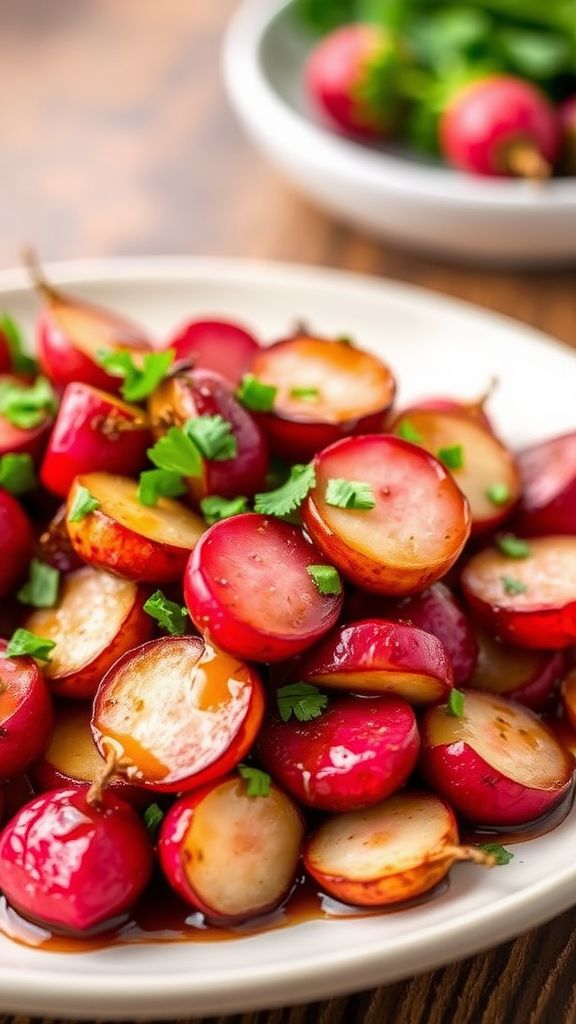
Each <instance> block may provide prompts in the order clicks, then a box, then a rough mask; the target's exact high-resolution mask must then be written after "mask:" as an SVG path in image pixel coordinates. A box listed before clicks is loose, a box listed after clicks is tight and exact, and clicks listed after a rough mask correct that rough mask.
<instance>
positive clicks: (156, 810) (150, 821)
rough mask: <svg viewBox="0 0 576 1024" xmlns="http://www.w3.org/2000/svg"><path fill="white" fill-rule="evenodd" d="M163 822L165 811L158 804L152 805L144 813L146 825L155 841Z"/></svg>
mask: <svg viewBox="0 0 576 1024" xmlns="http://www.w3.org/2000/svg"><path fill="white" fill-rule="evenodd" d="M163 821H164V811H163V810H162V809H161V808H160V807H159V806H158V804H150V805H149V806H148V807H147V808H146V810H145V811H144V824H145V826H146V828H147V830H148V832H149V833H150V835H151V836H152V838H153V839H154V838H155V836H156V834H157V832H158V829H159V828H160V825H161V824H162V822H163Z"/></svg>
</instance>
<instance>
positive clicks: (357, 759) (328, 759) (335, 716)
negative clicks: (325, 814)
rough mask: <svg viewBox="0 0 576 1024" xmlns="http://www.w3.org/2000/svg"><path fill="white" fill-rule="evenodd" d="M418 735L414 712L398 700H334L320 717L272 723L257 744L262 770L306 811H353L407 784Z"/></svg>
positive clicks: (418, 738) (268, 722)
mask: <svg viewBox="0 0 576 1024" xmlns="http://www.w3.org/2000/svg"><path fill="white" fill-rule="evenodd" d="M419 749H420V737H419V735H418V729H417V726H416V718H415V715H414V712H413V711H412V708H411V707H410V705H409V704H407V703H406V702H405V701H403V700H401V699H399V698H397V697H372V698H369V699H365V700H361V699H360V698H358V697H336V698H334V699H332V700H331V701H330V703H329V706H328V708H327V709H326V710H325V711H324V712H323V714H322V715H321V717H320V718H315V719H313V720H312V721H309V722H299V721H298V719H297V718H296V717H293V718H291V719H290V720H289V721H288V722H283V721H281V719H280V718H279V717H278V716H276V715H275V716H274V717H271V716H270V717H269V718H268V719H267V720H266V721H265V722H264V726H263V728H262V731H261V733H260V737H259V740H258V752H259V757H260V760H261V762H262V764H263V765H264V767H265V768H266V770H267V771H269V772H270V774H271V775H272V776H273V777H274V778H275V779H276V781H277V782H278V783H279V784H280V785H281V786H282V787H283V788H284V789H286V790H288V792H289V793H290V794H291V795H292V796H293V797H295V798H296V800H298V801H300V803H303V804H306V805H307V806H309V807H317V808H318V809H319V810H323V811H351V810H355V809H357V808H359V807H368V806H370V805H371V804H377V803H379V802H380V801H381V800H383V799H384V798H385V797H387V796H390V794H391V793H394V792H395V790H397V789H400V787H401V786H403V785H404V783H405V782H406V780H407V779H408V776H409V775H410V774H411V772H412V771H413V769H414V766H415V764H416V760H417V757H418V751H419Z"/></svg>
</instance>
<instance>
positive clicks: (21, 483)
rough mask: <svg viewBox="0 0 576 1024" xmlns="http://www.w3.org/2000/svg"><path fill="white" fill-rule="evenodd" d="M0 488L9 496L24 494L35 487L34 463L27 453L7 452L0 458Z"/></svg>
mask: <svg viewBox="0 0 576 1024" xmlns="http://www.w3.org/2000/svg"><path fill="white" fill-rule="evenodd" d="M0 487H3V488H4V490H5V491H10V494H26V492H27V491H33V490H34V488H35V487H36V476H35V473H34V462H33V460H32V456H31V455H28V453H27V452H21V453H18V452H9V453H8V454H7V455H3V456H2V457H1V458H0Z"/></svg>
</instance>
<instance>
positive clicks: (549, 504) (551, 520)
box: [516, 430, 576, 536]
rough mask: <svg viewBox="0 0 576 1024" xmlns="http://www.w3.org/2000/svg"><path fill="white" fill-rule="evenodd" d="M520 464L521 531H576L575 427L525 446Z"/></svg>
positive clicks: (568, 532) (520, 457) (541, 532)
mask: <svg viewBox="0 0 576 1024" xmlns="http://www.w3.org/2000/svg"><path fill="white" fill-rule="evenodd" d="M518 465H519V468H520V475H521V477H522V502H521V504H520V508H519V511H518V520H517V526H516V528H517V530H518V532H519V533H521V534H525V535H526V536H531V535H533V534H544V535H545V534H551V533H566V534H571V535H576V430H575V431H572V433H571V434H564V435H563V436H562V437H553V438H552V439H551V440H550V441H543V442H542V443H541V444H536V445H533V446H532V447H531V448H527V449H525V451H523V452H522V453H521V454H520V456H519V458H518Z"/></svg>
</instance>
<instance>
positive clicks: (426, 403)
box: [414, 378, 498, 432]
mask: <svg viewBox="0 0 576 1024" xmlns="http://www.w3.org/2000/svg"><path fill="white" fill-rule="evenodd" d="M497 384H498V381H497V379H496V378H493V379H492V380H491V382H490V384H489V385H488V387H487V388H486V390H485V391H484V393H483V394H482V395H480V396H479V397H478V398H475V399H474V400H473V401H464V400H463V399H461V398H444V397H440V398H422V399H420V401H418V402H415V403H414V408H416V409H429V410H433V411H436V412H447V413H454V415H456V416H466V417H467V418H468V419H471V420H474V422H475V423H479V424H480V426H481V427H484V428H485V429H486V430H490V431H492V432H494V430H493V427H492V423H491V421H490V418H489V416H488V414H487V412H486V405H487V403H488V400H489V399H490V398H491V397H492V394H493V392H494V390H495V388H496V387H497Z"/></svg>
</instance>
